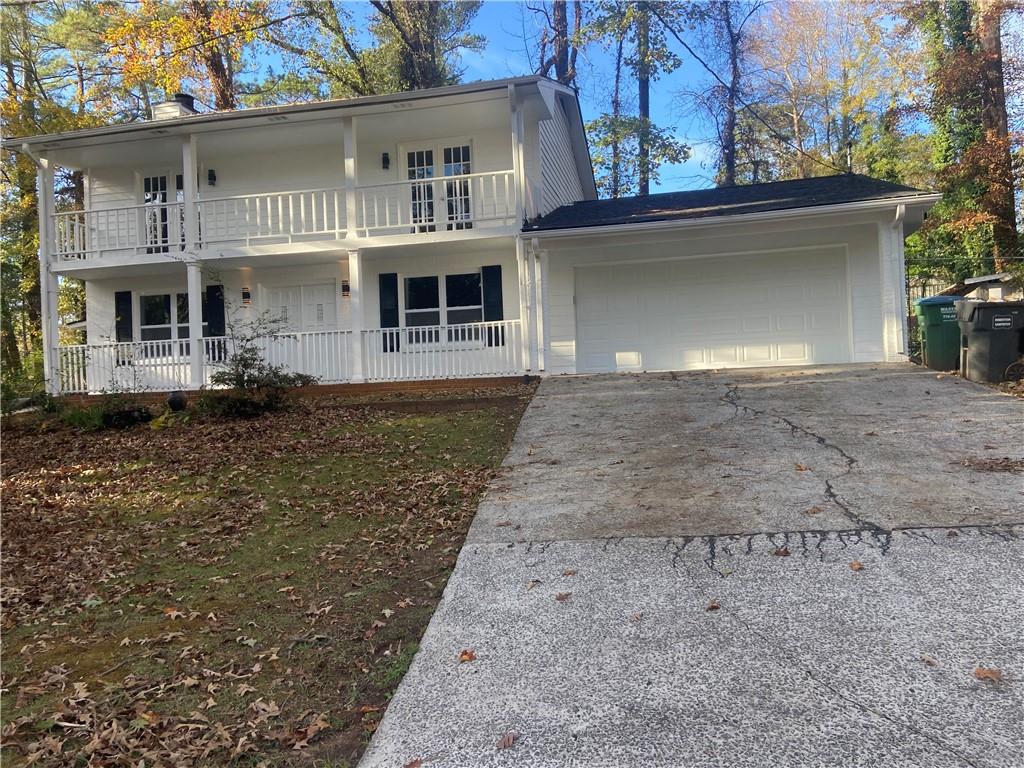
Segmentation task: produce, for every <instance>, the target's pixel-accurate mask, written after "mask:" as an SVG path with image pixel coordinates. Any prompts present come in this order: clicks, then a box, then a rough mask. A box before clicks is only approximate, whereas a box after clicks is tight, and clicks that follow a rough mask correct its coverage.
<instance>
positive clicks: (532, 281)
mask: <svg viewBox="0 0 1024 768" xmlns="http://www.w3.org/2000/svg"><path fill="white" fill-rule="evenodd" d="M538 271H539V270H538V269H537V256H536V254H535V253H534V250H533V245H532V244H531V245H530V247H529V248H528V249H527V250H526V282H527V286H526V300H527V302H528V306H527V308H526V309H527V317H528V322H527V328H528V329H529V330H528V336H529V339H530V346H529V351H530V365H529V369H530V371H532V372H533V373H536V372H537V371H539V370H540V352H539V350H538V348H537V338H538V331H537V329H538V322H537V321H538V315H539V311H538V308H537V297H538V295H539V294H538V293H537V273H538Z"/></svg>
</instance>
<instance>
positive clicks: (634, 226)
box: [522, 193, 942, 240]
mask: <svg viewBox="0 0 1024 768" xmlns="http://www.w3.org/2000/svg"><path fill="white" fill-rule="evenodd" d="M941 199H942V195H941V194H938V193H931V194H922V195H915V196H914V197H886V198H881V199H879V200H863V201H858V202H853V203H837V204H835V205H812V206H806V207H803V208H787V209H785V210H782V211H762V212H759V213H739V214H727V215H724V216H704V217H702V218H699V219H670V220H667V221H639V222H633V223H623V224H602V225H600V226H596V227H586V226H584V227H567V228H565V229H546V230H545V229H538V230H529V229H527V230H523V233H522V237H524V238H531V239H533V238H536V239H538V240H541V239H545V238H561V237H586V236H588V235H608V234H620V233H628V232H659V231H664V230H674V229H693V228H699V227H713V226H721V225H723V224H746V223H756V222H761V221H779V220H784V219H797V218H806V217H810V216H828V215H830V214H837V213H857V212H870V211H881V210H886V209H889V208H893V207H894V206H898V205H904V206H906V207H907V208H922V209H927V208H930V207H931V206H932V205H934V204H935V203H936V202H938V201H939V200H941Z"/></svg>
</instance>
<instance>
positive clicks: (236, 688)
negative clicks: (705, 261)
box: [2, 386, 532, 767]
mask: <svg viewBox="0 0 1024 768" xmlns="http://www.w3.org/2000/svg"><path fill="white" fill-rule="evenodd" d="M531 395H532V388H531V387H528V386H517V387H512V388H507V389H501V390H486V391H473V392H464V393H461V394H454V393H447V394H444V393H442V394H438V393H432V394H431V395H429V396H426V397H424V398H415V397H408V396H407V397H404V398H401V399H400V401H399V402H394V403H392V404H390V405H385V406H380V405H375V404H374V403H372V402H367V401H366V398H363V399H361V400H360V401H353V400H348V401H346V400H343V399H338V398H335V399H330V398H321V399H305V400H302V401H300V402H299V403H297V404H296V405H295V406H294V407H293V408H292V409H291V410H290V411H288V412H285V413H279V414H273V415H268V416H264V417H262V418H259V419H253V420H237V421H229V420H213V419H196V418H194V419H192V420H191V421H189V422H188V423H185V424H181V425H178V426H173V427H170V428H167V429H161V430H154V429H152V428H151V427H150V426H147V425H142V426H139V427H135V428H132V429H129V430H125V431H105V432H99V433H78V432H75V431H73V430H70V429H66V428H63V427H55V426H53V425H50V426H48V427H42V428H41V427H40V426H38V425H36V426H25V427H18V428H8V429H7V430H5V432H4V439H3V517H2V535H3V547H4V551H3V560H4V562H3V566H4V573H3V609H4V610H3V711H2V718H3V743H4V747H3V752H2V757H3V763H4V765H18V764H22V763H29V764H35V765H68V764H72V765H74V764H80V765H104V766H106V765H118V766H120V765H132V766H136V765H141V764H145V765H146V766H147V767H148V766H155V765H174V766H188V765H197V766H198V765H222V764H236V765H252V766H255V765H267V766H276V765H291V764H296V765H324V766H345V765H351V764H354V762H355V760H356V758H357V757H358V755H359V753H360V752H361V751H362V748H363V747H364V745H365V743H366V740H367V739H368V737H369V735H370V734H371V733H372V732H373V730H374V728H375V727H376V723H377V722H378V720H379V717H380V715H381V712H382V710H383V708H384V707H385V706H386V704H387V701H388V698H389V696H390V695H391V693H392V692H393V691H394V689H395V687H396V686H397V684H398V682H399V681H400V680H401V678H402V675H403V674H404V672H405V670H406V669H407V667H408V664H409V662H410V660H411V659H412V656H413V654H414V653H415V652H416V647H417V645H416V644H417V641H418V640H419V638H420V636H421V635H422V633H423V630H424V629H425V627H426V623H427V621H428V620H429V618H430V615H431V613H432V612H433V609H434V606H435V604H436V602H437V600H438V598H439V597H440V594H441V591H442V590H443V588H444V585H445V582H446V579H447V577H448V574H449V572H450V570H451V567H452V565H453V564H454V562H455V557H456V555H457V553H458V551H459V547H460V546H461V544H462V541H463V538H464V536H465V533H466V530H467V528H468V525H469V522H470V520H471V518H472V514H473V511H474V509H475V507H476V502H477V500H478V498H479V496H480V494H481V492H482V491H483V489H484V487H485V485H486V483H487V482H488V480H489V479H490V478H491V477H492V476H493V475H494V473H495V472H496V471H497V467H498V465H499V464H500V461H501V458H502V456H503V455H504V453H505V451H506V448H507V446H508V443H509V441H510V440H511V438H512V435H513V433H514V432H515V428H516V426H517V424H518V421H519V417H520V415H521V414H522V410H523V408H524V407H525V405H526V403H527V402H528V400H529V397H530V396H531ZM141 761H144V763H143V762H141Z"/></svg>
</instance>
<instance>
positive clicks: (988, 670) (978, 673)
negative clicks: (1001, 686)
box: [974, 667, 1003, 683]
mask: <svg viewBox="0 0 1024 768" xmlns="http://www.w3.org/2000/svg"><path fill="white" fill-rule="evenodd" d="M974 676H975V677H976V678H978V679H979V680H985V681H987V682H990V683H998V682H999V681H1000V680H1002V679H1003V673H1002V672H1001V671H1000V670H998V669H996V668H995V667H978V668H977V669H975V670H974Z"/></svg>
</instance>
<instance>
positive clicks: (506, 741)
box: [495, 731, 519, 749]
mask: <svg viewBox="0 0 1024 768" xmlns="http://www.w3.org/2000/svg"><path fill="white" fill-rule="evenodd" d="M518 737H519V734H518V733H516V732H515V731H509V732H508V733H506V734H505V735H504V736H502V737H501V739H499V741H498V743H497V744H496V745H495V746H496V748H497V749H508V748H509V747H511V746H512V745H513V744H515V743H516V739H517V738H518Z"/></svg>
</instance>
